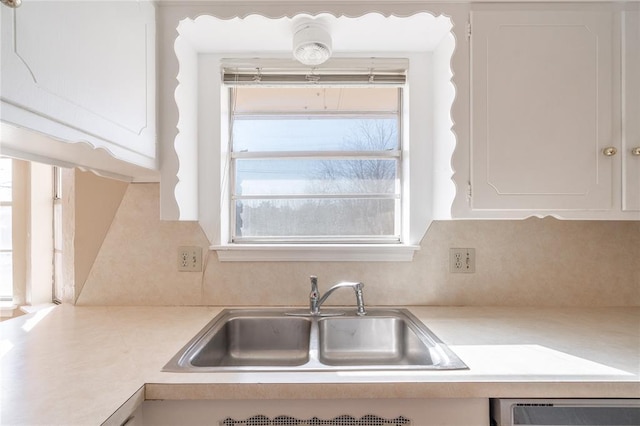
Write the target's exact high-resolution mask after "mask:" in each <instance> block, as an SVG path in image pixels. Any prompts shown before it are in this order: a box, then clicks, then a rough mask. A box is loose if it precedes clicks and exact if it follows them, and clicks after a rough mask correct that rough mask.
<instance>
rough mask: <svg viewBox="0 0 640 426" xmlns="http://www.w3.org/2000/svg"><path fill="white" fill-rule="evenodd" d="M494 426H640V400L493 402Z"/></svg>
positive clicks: (524, 400) (491, 412) (525, 400)
mask: <svg viewBox="0 0 640 426" xmlns="http://www.w3.org/2000/svg"><path fill="white" fill-rule="evenodd" d="M490 415H491V426H640V399H491V409H490Z"/></svg>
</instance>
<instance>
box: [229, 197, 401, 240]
mask: <svg viewBox="0 0 640 426" xmlns="http://www.w3.org/2000/svg"><path fill="white" fill-rule="evenodd" d="M395 203H396V201H395V200H393V199H386V200H378V199H297V200H286V199H283V200H273V199H270V200H255V199H254V200H239V201H237V202H236V235H237V236H239V237H287V236H292V237H296V236H343V237H349V236H354V237H358V236H393V235H394V209H395Z"/></svg>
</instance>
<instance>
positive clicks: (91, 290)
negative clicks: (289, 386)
mask: <svg viewBox="0 0 640 426" xmlns="http://www.w3.org/2000/svg"><path fill="white" fill-rule="evenodd" d="M159 202H160V200H159V185H158V184H130V185H129V186H128V188H127V190H126V192H125V194H124V197H123V199H122V202H121V204H120V207H119V209H118V211H117V212H116V214H115V218H114V220H113V223H112V224H111V227H110V228H109V231H108V233H107V235H106V237H105V239H104V242H103V244H102V247H101V248H100V251H99V252H98V254H97V256H96V258H95V261H94V262H93V265H92V267H91V270H90V272H89V275H88V278H87V280H86V282H85V283H84V286H83V287H82V291H81V293H80V295H79V297H78V300H77V304H78V305H227V306H231V305H300V306H304V305H306V304H307V303H308V293H309V283H308V276H309V275H311V274H314V275H318V277H319V283H320V288H321V290H325V289H327V288H328V287H329V286H330V285H332V284H333V283H335V282H337V281H340V280H349V281H362V282H364V283H365V300H366V303H367V304H369V305H449V306H453V305H458V306H459V305H475V306H640V221H626V222H623V221H620V222H613V221H611V222H609V221H561V220H557V219H553V218H545V219H538V218H531V219H527V220H509V221H506V220H505V221H502V220H500V221H486V220H482V221H479V220H474V221H470V220H469V221H467V220H464V221H436V222H434V223H433V224H432V225H431V227H430V228H429V230H428V231H427V234H426V235H425V237H424V239H423V241H422V244H421V250H420V251H418V252H417V253H416V255H415V257H414V260H413V261H412V262H222V263H221V262H219V261H218V259H217V256H216V253H215V252H210V251H207V250H206V247H207V246H208V241H207V239H206V237H205V235H204V233H203V232H202V230H201V229H200V227H199V225H198V224H197V223H194V222H162V221H160V220H159ZM192 245H193V246H201V247H203V248H205V252H204V265H205V267H204V271H203V272H202V273H196V272H178V271H177V264H176V252H177V248H178V247H179V246H192ZM451 247H473V248H475V249H476V272H475V273H473V274H451V273H450V272H449V260H448V256H449V248H451ZM340 293H341V292H336V294H335V296H332V299H333V300H331V299H330V301H331V302H332V303H334V304H352V303H353V302H354V300H353V299H354V296H353V293H351V292H349V291H344V292H342V294H340ZM334 297H335V298H334Z"/></svg>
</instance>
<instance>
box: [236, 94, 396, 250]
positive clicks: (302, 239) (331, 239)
mask: <svg viewBox="0 0 640 426" xmlns="http://www.w3.org/2000/svg"><path fill="white" fill-rule="evenodd" d="M281 86H282V89H283V90H287V88H291V87H292V86H291V85H284V84H283V85H281ZM243 87H260V85H258V84H255V85H254V84H247V85H243ZM296 87H314V88H316V87H322V86H306V85H305V86H296ZM326 87H336V86H335V85H333V84H328V85H326ZM352 87H367V85H366V84H357V85H354V86H352ZM392 87H393V88H394V89H395V90H397V91H398V94H397V99H398V105H397V107H396V111H397V112H383V111H379V112H377V111H363V112H349V113H333V112H331V113H328V114H323V113H318V112H312V113H309V114H305V113H295V112H287V111H282V112H277V113H275V114H274V116H275V117H293V116H298V117H299V116H303V117H304V116H314V117H321V116H326V117H341V116H342V117H345V116H353V117H360V118H366V117H384V118H394V119H397V120H398V130H397V138H398V148H397V150H394V151H304V152H297V151H296V152H286V151H284V152H281V151H274V152H271V151H266V152H234V151H233V147H232V145H233V140H232V138H231V137H230V138H229V145H230V146H229V152H230V161H231V165H230V168H229V177H228V179H229V182H230V191H229V196H230V197H231V200H230V202H229V208H230V212H229V240H230V241H229V243H230V244H243V245H246V244H265V243H266V244H273V245H286V244H312V245H313V244H340V245H343V244H355V245H362V244H367V243H370V244H402V242H403V241H402V236H403V235H404V234H403V232H402V229H403V225H404V224H403V221H402V199H403V198H404V194H403V187H402V170H403V167H402V163H403V155H402V152H403V151H402V146H403V142H402V139H403V133H402V128H403V120H402V119H403V116H402V94H403V90H404V84H398V85H396V84H394V85H393V86H392ZM234 89H235V87H234V85H230V87H229V89H228V90H229V97H230V98H233V91H234ZM229 111H230V113H229V120H230V126H232V124H231V123H232V122H233V120H238V119H240V120H241V119H244V118H245V117H249V118H251V117H252V116H255V114H244V113H238V114H234V112H233V107H232V106H231V107H230V108H229ZM301 158H305V159H314V158H319V159H344V160H348V159H368V158H369V159H394V160H395V161H396V165H397V167H396V176H397V179H396V180H397V182H396V188H395V191H394V193H393V194H371V196H372V198H374V199H393V200H396V202H395V203H394V204H395V211H394V233H393V235H386V236H381V237H377V236H373V235H372V236H362V237H342V236H327V237H322V236H315V237H307V236H282V237H276V238H260V237H238V236H237V235H236V234H235V231H236V201H237V200H239V199H252V198H258V199H264V198H270V196H267V195H265V196H242V195H240V196H238V195H236V186H235V185H236V181H235V170H236V160H242V159H301ZM309 195H310V196H311V198H318V195H315V196H312V195H311V194H309ZM271 198H273V197H271ZM277 198H278V199H280V198H284V199H295V198H306V197H305V196H300V197H297V196H284V197H280V196H278V197H277ZM320 198H322V197H320ZM326 198H346V199H353V198H354V196H353V194H346V195H344V196H341V195H328V196H327V197H326ZM356 198H357V197H356Z"/></svg>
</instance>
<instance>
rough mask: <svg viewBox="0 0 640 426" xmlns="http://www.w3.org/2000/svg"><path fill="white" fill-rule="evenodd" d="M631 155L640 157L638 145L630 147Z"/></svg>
mask: <svg viewBox="0 0 640 426" xmlns="http://www.w3.org/2000/svg"><path fill="white" fill-rule="evenodd" d="M631 155H635V156H636V157H640V146H636V147H635V148H631Z"/></svg>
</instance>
